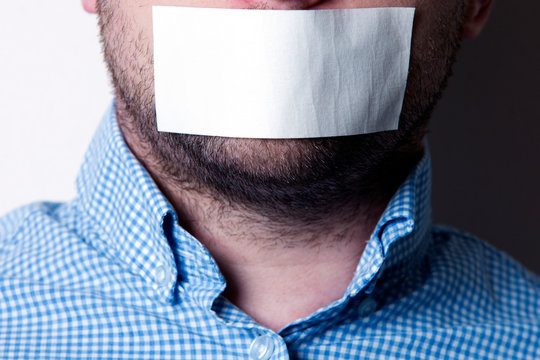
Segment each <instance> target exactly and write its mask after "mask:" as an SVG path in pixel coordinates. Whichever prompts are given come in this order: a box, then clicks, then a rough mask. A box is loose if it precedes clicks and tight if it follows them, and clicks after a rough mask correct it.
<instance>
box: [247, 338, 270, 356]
mask: <svg viewBox="0 0 540 360" xmlns="http://www.w3.org/2000/svg"><path fill="white" fill-rule="evenodd" d="M273 353H274V341H273V340H272V337H270V336H269V335H262V336H259V337H258V338H256V339H255V340H253V342H252V343H251V346H250V347H249V358H250V359H252V360H268V359H270V357H271V356H272V354H273Z"/></svg>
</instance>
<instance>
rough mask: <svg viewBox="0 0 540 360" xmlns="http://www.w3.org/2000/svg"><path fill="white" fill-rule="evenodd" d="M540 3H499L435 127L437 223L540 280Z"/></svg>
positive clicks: (467, 47) (467, 48)
mask: <svg viewBox="0 0 540 360" xmlns="http://www.w3.org/2000/svg"><path fill="white" fill-rule="evenodd" d="M538 14H540V1H532V0H520V1H508V0H506V1H505V0H499V1H496V3H495V5H494V9H493V12H492V14H491V17H490V20H489V23H488V25H487V27H486V28H485V29H484V32H483V33H482V34H481V35H480V37H479V38H477V39H475V40H472V41H471V40H469V41H466V42H465V43H464V45H463V49H462V51H461V53H460V56H459V58H458V63H457V64H456V67H455V68H454V76H453V77H452V79H451V80H450V84H449V87H448V89H447V91H446V93H445V94H444V96H443V99H442V101H441V103H440V104H439V106H438V108H437V109H436V111H435V114H434V116H433V119H432V123H431V124H432V125H431V132H430V135H429V142H430V147H431V153H432V157H433V206H434V220H435V222H436V223H442V224H448V225H452V226H455V227H457V228H459V229H463V230H465V231H468V232H471V233H473V234H475V235H477V236H479V237H481V238H483V239H485V240H487V241H488V242H489V243H491V244H492V245H494V246H496V247H498V248H499V249H502V250H504V251H505V252H507V253H509V254H510V255H511V256H513V257H514V258H516V259H517V260H519V261H520V262H522V263H523V264H525V265H526V266H527V267H528V268H529V269H531V270H533V271H535V272H536V273H540V40H539V37H540V21H538Z"/></svg>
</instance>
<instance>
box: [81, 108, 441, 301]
mask: <svg viewBox="0 0 540 360" xmlns="http://www.w3.org/2000/svg"><path fill="white" fill-rule="evenodd" d="M430 188H431V167H430V156H429V153H428V152H427V150H426V154H425V156H424V158H423V159H422V160H421V161H420V162H419V163H418V165H417V166H416V167H415V169H414V170H413V171H412V173H411V174H410V175H409V176H408V178H407V179H406V181H405V182H404V183H403V184H402V185H401V186H400V188H399V189H398V191H397V192H396V194H395V195H394V196H393V198H392V200H391V201H390V203H389V204H388V206H387V208H386V210H385V211H384V213H383V215H382V217H381V219H380V221H379V222H378V224H377V226H376V228H375V230H374V232H373V234H372V236H371V238H370V240H369V242H368V244H367V246H366V249H365V251H364V253H363V255H362V257H361V259H360V262H359V264H358V267H357V269H356V273H355V275H354V278H353V281H352V282H351V284H350V286H349V288H348V289H347V293H346V296H354V295H355V294H357V293H359V292H360V291H361V290H366V291H367V292H370V291H371V290H372V289H373V287H374V286H375V284H376V281H377V279H378V278H380V276H381V274H382V272H383V271H384V269H386V268H388V267H392V266H402V265H403V264H413V263H414V262H415V259H418V258H420V257H422V255H423V252H424V250H423V249H424V248H425V244H426V241H427V238H428V236H427V234H428V233H429V231H428V229H429V226H430V224H431V208H430ZM77 189H78V194H79V195H78V198H77V199H76V200H75V203H76V204H77V207H78V208H79V211H81V212H83V213H84V216H82V217H81V218H82V219H84V221H85V222H87V224H88V225H87V227H88V235H87V236H86V241H87V242H88V243H89V244H90V245H91V246H93V247H95V248H96V249H98V250H99V251H101V252H102V253H104V254H105V255H106V256H108V257H109V258H110V259H112V260H113V261H115V262H117V263H118V264H120V265H121V266H123V267H124V268H125V269H126V270H127V271H129V272H131V273H132V274H135V275H138V276H140V277H141V278H143V279H144V280H145V281H146V282H147V283H148V284H149V285H150V287H151V288H152V291H153V293H154V294H153V295H154V296H157V297H158V298H159V299H160V300H162V301H166V302H170V301H173V300H174V296H175V291H178V289H179V287H181V288H183V289H184V290H185V291H186V292H188V293H189V294H190V296H191V297H192V298H193V299H195V300H198V301H199V302H200V303H201V305H203V306H205V307H211V306H212V303H213V301H214V300H215V298H216V297H217V296H218V295H219V294H220V293H221V292H222V291H223V290H224V288H225V280H224V279H223V277H222V275H221V273H220V272H219V269H218V266H217V264H216V263H215V261H214V260H213V258H212V257H211V255H210V254H209V253H208V251H207V250H206V248H205V247H204V246H203V245H202V244H201V243H200V242H199V241H197V240H196V239H195V238H193V237H192V236H191V235H190V234H188V233H187V232H186V231H185V230H184V229H182V228H181V227H180V226H179V225H178V219H177V216H176V213H175V212H174V209H173V207H172V206H171V204H170V203H169V202H168V201H167V199H166V198H165V197H164V196H163V195H162V193H161V192H160V190H159V188H158V187H157V185H156V184H155V183H154V181H153V180H152V178H151V176H150V175H149V174H148V172H147V171H146V170H145V169H144V167H143V166H142V165H141V164H140V163H139V162H138V161H137V159H136V158H135V156H134V155H133V154H132V153H131V152H130V151H129V149H128V147H127V145H126V143H125V141H124V139H123V136H122V133H121V131H120V129H119V128H118V124H117V121H116V115H115V107H114V104H113V106H111V107H110V109H109V110H108V111H107V113H106V115H105V117H104V120H103V121H102V123H101V124H100V126H99V128H98V130H97V132H96V135H95V136H94V138H93V140H92V142H91V144H90V147H89V149H88V151H87V153H86V156H85V160H84V162H83V165H82V167H81V170H80V172H79V176H78V178H77Z"/></svg>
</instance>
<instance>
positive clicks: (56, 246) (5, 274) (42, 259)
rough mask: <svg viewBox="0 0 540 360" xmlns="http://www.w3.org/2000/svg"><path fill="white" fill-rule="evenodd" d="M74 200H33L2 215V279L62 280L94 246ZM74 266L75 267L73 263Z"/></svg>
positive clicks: (0, 260)
mask: <svg viewBox="0 0 540 360" xmlns="http://www.w3.org/2000/svg"><path fill="white" fill-rule="evenodd" d="M82 224H83V223H82V222H81V220H79V218H78V216H77V212H76V211H74V206H73V204H72V203H51V202H41V203H33V204H30V205H27V206H24V207H21V208H19V209H16V210H14V211H12V212H10V213H8V214H7V215H5V216H4V217H2V218H0V282H2V281H6V280H7V279H27V280H31V281H37V282H44V281H51V279H59V273H58V270H59V269H60V268H61V269H62V274H64V273H66V274H67V273H68V271H66V270H67V269H68V268H69V265H74V264H75V261H76V260H77V259H80V258H81V257H83V256H88V255H89V253H90V252H92V249H91V248H89V247H88V245H87V244H86V243H85V241H84V226H82ZM71 267H73V266H71Z"/></svg>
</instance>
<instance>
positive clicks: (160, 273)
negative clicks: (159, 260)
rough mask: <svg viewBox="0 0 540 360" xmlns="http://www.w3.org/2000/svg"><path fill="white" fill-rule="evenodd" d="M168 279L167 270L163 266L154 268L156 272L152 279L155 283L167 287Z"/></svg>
mask: <svg viewBox="0 0 540 360" xmlns="http://www.w3.org/2000/svg"><path fill="white" fill-rule="evenodd" d="M169 278H170V274H169V272H168V271H167V268H165V266H163V265H160V266H158V267H157V268H156V271H155V274H154V279H155V280H156V281H157V283H158V284H159V285H160V286H166V285H168V284H169V280H170V279H169Z"/></svg>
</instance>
